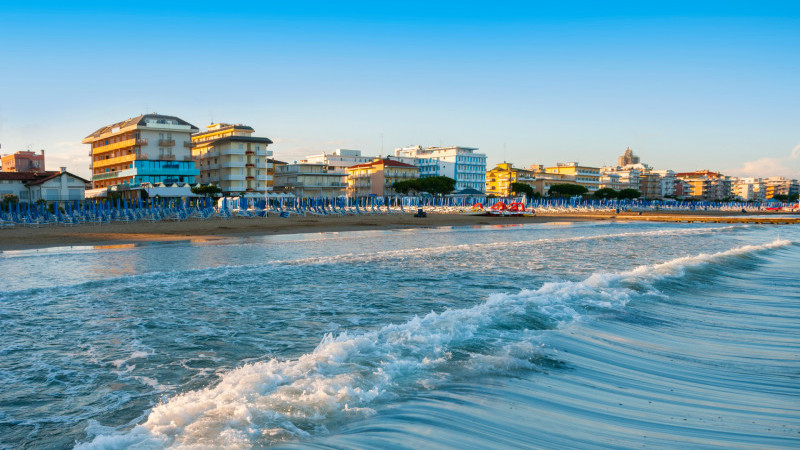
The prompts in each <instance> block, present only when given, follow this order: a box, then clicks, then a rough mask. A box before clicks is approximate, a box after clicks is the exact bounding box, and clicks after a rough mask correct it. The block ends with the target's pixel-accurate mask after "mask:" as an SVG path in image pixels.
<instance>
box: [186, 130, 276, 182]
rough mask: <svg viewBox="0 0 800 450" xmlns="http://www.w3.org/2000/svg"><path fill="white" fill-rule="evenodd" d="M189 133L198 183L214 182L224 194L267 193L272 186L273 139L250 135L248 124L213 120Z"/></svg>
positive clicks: (252, 131)
mask: <svg viewBox="0 0 800 450" xmlns="http://www.w3.org/2000/svg"><path fill="white" fill-rule="evenodd" d="M206 128H207V130H206V131H204V132H202V133H197V134H194V135H192V158H193V159H194V161H195V164H196V165H197V169H198V170H199V171H200V174H199V176H198V177H197V182H198V183H201V184H209V183H210V184H213V185H215V186H217V187H219V188H220V189H222V193H223V195H228V196H230V195H238V194H242V193H248V192H252V193H256V192H257V193H266V192H268V191H270V190H271V188H272V185H273V183H272V181H273V179H272V177H273V174H272V161H271V160H270V159H269V157H270V156H272V151H271V150H267V146H268V145H269V144H272V141H271V140H269V139H267V138H265V137H256V136H252V134H253V133H254V132H255V130H254V129H253V128H252V127H249V126H247V125H240V124H237V125H231V124H227V123H215V124H211V125H208V126H207V127H206Z"/></svg>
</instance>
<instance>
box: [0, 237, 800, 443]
mask: <svg viewBox="0 0 800 450" xmlns="http://www.w3.org/2000/svg"><path fill="white" fill-rule="evenodd" d="M798 242H800V231H798V229H797V227H791V226H784V227H775V226H740V225H736V226H722V225H719V224H714V225H699V224H697V225H689V224H646V223H638V224H637V223H633V224H615V223H576V224H571V225H558V224H549V225H525V226H510V227H490V226H487V227H476V228H465V227H462V228H441V229H427V230H401V231H364V232H348V233H325V234H308V235H287V236H270V237H263V238H251V239H244V240H242V239H239V240H237V239H231V240H228V241H223V242H222V243H220V242H216V243H204V242H197V243H168V244H150V245H143V246H132V247H122V248H101V249H93V248H73V249H52V250H46V251H23V252H6V253H0V273H2V274H3V288H2V291H0V330H2V333H1V334H0V387H1V390H0V448H18V447H20V448H71V447H74V446H77V447H79V448H143V447H144V448H163V447H176V448H181V447H189V448H219V447H228V448H252V447H264V446H279V447H292V448H295V447H319V448H436V447H441V448H520V447H534V448H536V447H543V448H575V447H580V448H595V447H643V446H645V447H656V448H659V447H681V448H685V447H691V448H711V447H725V448H737V447H740V448H796V447H798V446H800V280H798V278H799V277H798V269H800V245H798Z"/></svg>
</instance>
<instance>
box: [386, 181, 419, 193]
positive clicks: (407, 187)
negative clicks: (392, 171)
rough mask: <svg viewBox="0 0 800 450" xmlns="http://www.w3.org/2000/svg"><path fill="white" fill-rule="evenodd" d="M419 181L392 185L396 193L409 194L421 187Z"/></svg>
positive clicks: (396, 182)
mask: <svg viewBox="0 0 800 450" xmlns="http://www.w3.org/2000/svg"><path fill="white" fill-rule="evenodd" d="M416 181H417V180H404V181H395V182H394V184H393V185H392V188H394V191H395V192H397V193H398V194H408V193H409V192H411V191H416V190H417V188H419V186H418V185H417V183H416Z"/></svg>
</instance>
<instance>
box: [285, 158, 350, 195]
mask: <svg viewBox="0 0 800 450" xmlns="http://www.w3.org/2000/svg"><path fill="white" fill-rule="evenodd" d="M346 190H347V175H345V174H343V173H340V172H338V171H336V170H335V168H334V167H332V166H328V165H326V164H309V163H294V164H281V165H276V166H275V192H276V193H286V194H294V195H295V196H297V197H325V198H332V197H338V196H340V195H344V194H345V192H346Z"/></svg>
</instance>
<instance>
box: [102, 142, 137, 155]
mask: <svg viewBox="0 0 800 450" xmlns="http://www.w3.org/2000/svg"><path fill="white" fill-rule="evenodd" d="M141 145H147V139H126V140H124V141H120V142H116V143H114V144H108V145H101V146H99V147H94V148H92V154H93V155H99V154H101V153H108V152H112V151H114V150H119V149H121V148H127V147H134V146H141Z"/></svg>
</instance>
